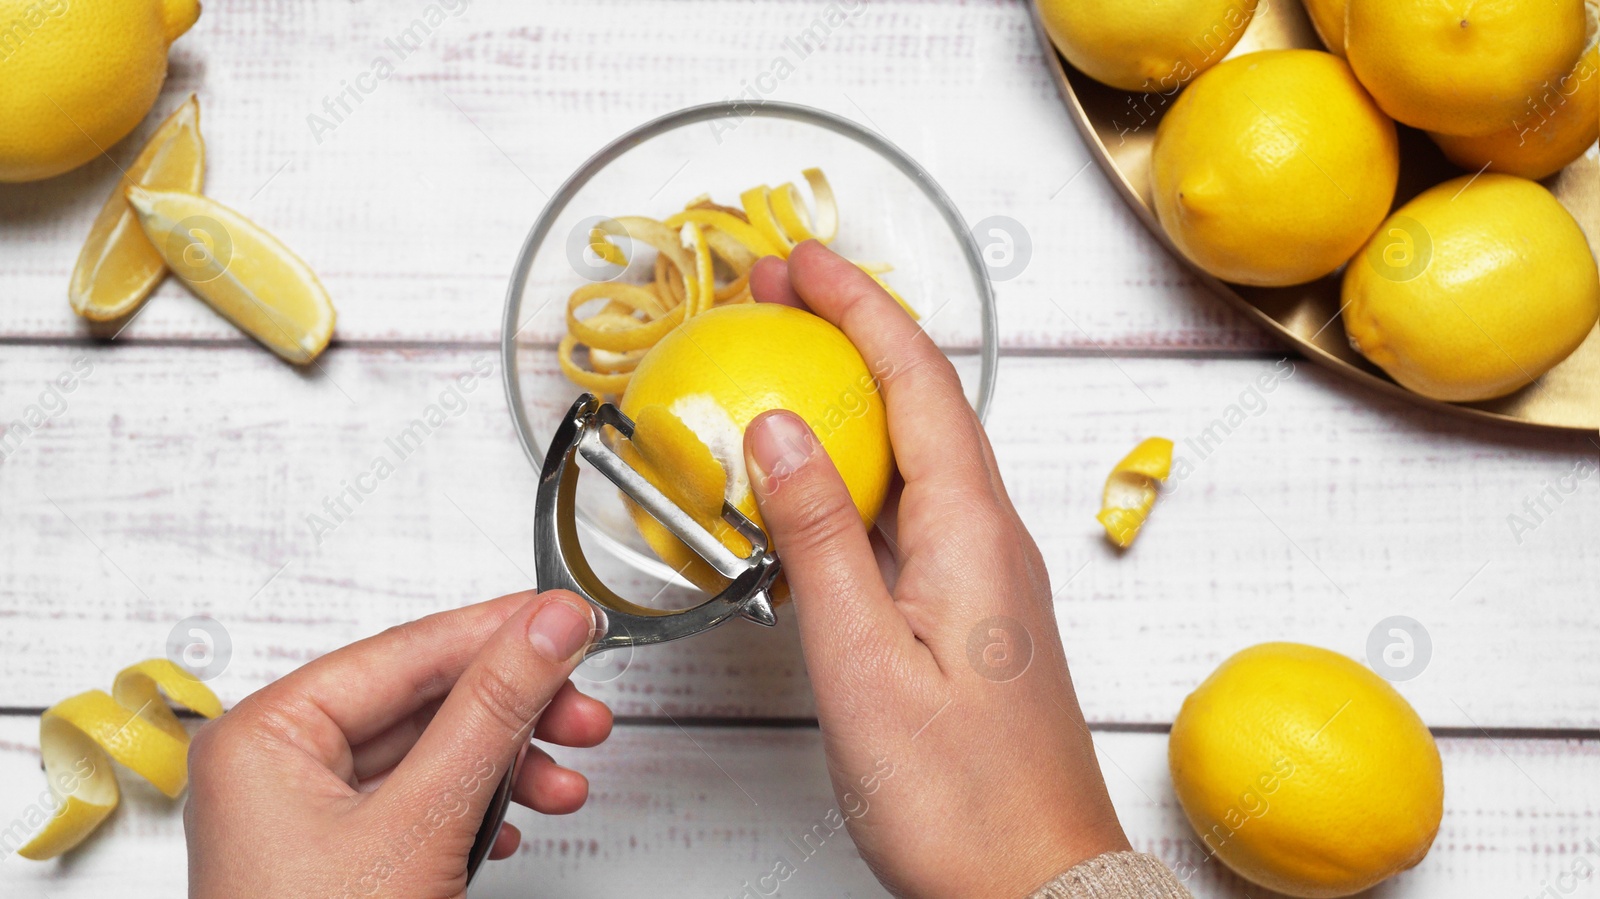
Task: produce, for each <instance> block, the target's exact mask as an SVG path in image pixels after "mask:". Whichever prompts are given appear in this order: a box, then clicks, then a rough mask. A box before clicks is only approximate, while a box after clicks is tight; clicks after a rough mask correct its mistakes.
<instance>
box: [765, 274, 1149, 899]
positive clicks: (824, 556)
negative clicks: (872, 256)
mask: <svg viewBox="0 0 1600 899" xmlns="http://www.w3.org/2000/svg"><path fill="white" fill-rule="evenodd" d="M751 287H752V290H753V291H754V293H755V296H756V298H757V299H758V300H760V301H765V302H780V303H785V304H787V305H803V306H806V307H809V308H810V309H811V310H812V311H813V312H815V313H816V314H818V315H820V316H822V317H823V318H825V319H827V320H829V321H831V322H833V323H834V324H835V325H837V326H839V328H840V329H841V330H843V331H844V332H845V334H846V335H847V336H848V337H849V338H850V339H851V341H852V342H853V343H855V345H856V347H857V348H858V349H859V350H860V351H861V354H862V357H863V358H864V359H865V360H866V361H867V364H868V366H869V367H871V369H872V370H873V373H874V375H875V376H876V377H877V379H878V383H879V387H880V389H881V391H882V393H883V399H884V402H885V405H886V407H887V410H888V421H889V433H890V440H891V442H892V443H893V446H894V453H895V459H896V462H897V464H898V466H899V470H900V475H901V477H902V478H903V479H904V482H905V483H904V488H903V490H902V491H901V493H900V495H899V498H898V505H897V507H896V504H895V503H894V502H893V501H892V500H891V503H890V505H889V506H888V507H886V508H885V509H884V511H883V513H882V514H881V515H880V517H879V528H878V529H877V530H876V531H875V532H874V533H873V534H872V535H871V537H870V538H869V535H868V533H867V530H866V529H865V528H864V527H863V526H862V523H861V518H860V516H859V515H858V514H857V512H856V509H855V507H854V505H853V504H852V503H851V500H850V496H849V494H848V493H847V492H846V490H845V487H844V484H843V482H842V481H841V480H840V478H839V475H838V472H837V471H836V470H835V468H834V466H833V463H832V461H831V460H830V459H829V458H828V455H827V453H823V452H816V449H817V448H818V446H819V444H818V442H817V440H816V437H815V435H814V434H812V432H811V430H810V429H809V428H808V427H807V426H806V424H805V423H804V422H803V421H801V420H800V419H799V418H798V417H797V416H795V415H792V414H790V413H788V412H782V411H776V412H768V413H766V414H764V415H762V416H760V417H759V418H757V419H756V420H755V421H754V422H752V423H751V425H750V427H749V428H748V429H747V430H746V432H745V458H746V464H747V467H748V468H749V470H750V472H751V482H752V485H753V486H754V488H755V492H756V499H757V503H758V504H759V506H760V508H761V515H762V518H763V520H764V521H765V523H766V526H767V528H768V531H769V533H770V534H771V536H772V539H773V544H774V546H775V547H776V548H777V551H778V554H779V556H780V557H781V558H782V560H783V570H784V573H785V576H786V577H787V578H788V582H789V585H790V588H791V590H792V591H793V595H794V604H795V609H796V615H797V617H798V619H799V627H800V641H801V646H802V648H803V649H804V652H805V659H806V669H807V671H808V672H809V674H810V677H811V684H812V689H813V691H814V692H815V694H816V701H817V716H818V718H819V719H820V721H821V726H822V736H823V748H824V750H825V751H826V753H827V757H828V770H829V775H830V776H831V778H832V780H833V789H834V793H835V796H836V797H837V798H838V800H839V803H840V812H841V817H842V818H844V819H845V820H846V821H847V823H848V825H849V830H850V835H851V837H852V838H853V839H854V840H855V843H856V845H857V847H859V849H860V851H861V855H862V857H863V858H864V859H865V860H866V861H867V863H868V865H870V866H871V867H872V870H873V872H874V873H875V874H876V875H877V876H878V878H879V880H881V881H882V882H883V884H884V885H885V886H886V887H887V888H888V889H889V890H890V892H892V893H894V894H896V895H899V896H908V897H912V896H914V897H918V899H938V897H946V896H949V897H959V899H978V897H991V896H992V897H1004V899H1016V897H1021V896H1026V895H1028V894H1029V893H1031V892H1032V891H1033V890H1035V889H1037V888H1038V887H1039V886H1041V885H1042V884H1043V883H1044V882H1045V881H1047V880H1049V879H1051V878H1052V877H1054V876H1056V875H1057V874H1060V873H1061V872H1063V871H1065V870H1066V869H1068V868H1070V867H1072V866H1073V865H1075V864H1077V863H1078V862H1082V861H1085V860H1088V859H1090V858H1093V857H1095V856H1097V855H1100V854H1102V853H1105V852H1112V851H1119V850H1126V849H1128V841H1127V838H1126V837H1125V836H1124V835H1123V833H1122V828H1121V826H1120V825H1119V824H1118V822H1117V818H1116V813H1115V811H1114V810H1113V809H1112V807H1111V801H1110V798H1109V796H1108V795H1107V793H1106V788H1105V781H1104V779H1103V778H1102V777H1101V774H1100V768H1099V765H1098V763H1097V762H1096V759H1095V755H1094V746H1093V744H1092V742H1091V741H1090V737H1089V731H1088V728H1087V727H1086V726H1085V724H1084V720H1083V713H1082V711H1081V710H1080V709H1079V707H1078V702H1077V697H1076V696H1075V694H1074V692H1073V688H1072V680H1071V677H1070V676H1069V674H1068V672H1067V660H1066V655H1065V652H1064V650H1063V649H1062V645H1061V639H1060V634H1059V631H1058V630H1057V628H1056V622H1055V613H1054V609H1053V608H1052V605H1051V591H1050V582H1049V575H1048V573H1047V572H1046V570H1045V565H1044V559H1043V557H1042V556H1041V555H1040V553H1039V550H1038V547H1037V546H1036V545H1035V544H1034V542H1033V539H1032V538H1031V537H1030V536H1029V535H1028V532H1027V529H1026V528H1025V527H1024V526H1023V523H1022V521H1021V519H1020V518H1019V517H1018V515H1017V512H1016V509H1015V508H1013V507H1012V505H1011V501H1010V499H1009V498H1008V497H1007V495H1006V491H1005V485H1004V484H1003V483H1002V482H1001V479H1000V474H999V471H998V467H997V465H996V463H995V458H994V454H993V451H992V450H991V448H990V446H989V442H988V438H987V437H986V436H985V435H984V432H983V428H982V426H981V425H980V424H979V422H978V418H977V415H976V414H974V413H973V411H972V408H971V407H970V406H969V405H968V403H967V401H966V399H965V397H964V396H963V395H962V391H961V383H960V380H959V379H958V377H957V375H956V372H955V369H954V367H953V366H952V365H951V364H950V362H949V360H948V359H946V358H945V356H944V355H943V354H942V353H941V352H940V351H939V349H938V348H937V347H936V346H935V345H934V343H933V341H932V340H931V339H930V338H929V337H928V336H927V334H926V333H924V332H923V331H922V329H921V328H920V327H918V326H917V324H916V323H915V322H914V321H912V319H911V317H910V316H908V315H907V314H906V313H905V312H904V311H903V310H902V309H901V308H900V307H899V305H898V304H897V303H895V301H894V300H893V299H892V298H891V297H889V295H888V294H887V293H885V292H884V291H883V289H882V288H880V287H879V286H878V285H877V284H876V283H874V282H873V281H872V279H871V278H869V277H868V276H867V275H866V274H865V273H863V272H862V271H861V270H860V269H858V268H856V267H855V266H854V265H853V264H851V263H850V262H848V261H846V260H844V259H843V258H841V257H839V256H837V255H835V254H834V253H832V252H831V251H829V250H827V249H826V248H824V247H823V246H822V245H821V244H818V243H815V242H807V243H803V244H801V245H800V246H798V247H796V248H795V250H794V251H793V253H792V254H791V255H790V256H789V259H788V261H787V263H785V262H783V261H781V260H778V259H775V258H769V259H764V260H762V261H761V262H760V263H759V264H758V265H757V267H756V269H755V271H754V272H753V273H752V275H751Z"/></svg>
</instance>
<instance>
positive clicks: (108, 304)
mask: <svg viewBox="0 0 1600 899" xmlns="http://www.w3.org/2000/svg"><path fill="white" fill-rule="evenodd" d="M205 168H206V146H205V141H204V140H202V139H201V137H200V101H199V100H198V99H196V98H195V96H194V94H190V95H189V99H188V100H185V101H184V102H183V105H182V106H179V107H178V108H177V110H176V111H174V112H173V113H172V115H170V116H168V117H167V120H166V121H165V122H162V123H161V127H159V128H157V129H156V132H155V134H153V135H151V136H150V141H149V142H148V143H146V144H145V145H144V149H143V150H141V151H139V156H138V158H137V159H135V160H134V161H133V165H130V166H128V168H127V171H125V172H124V173H123V177H122V178H121V180H119V181H118V182H117V186H116V187H115V188H114V189H113V190H112V191H111V196H109V197H107V198H106V202H105V205H104V206H102V207H101V208H100V214H99V215H98V216H95V220H94V225H93V226H91V227H90V228H89V239H88V240H86V241H84V244H83V249H82V250H80V251H79V252H78V264H77V265H76V266H75V267H74V268H73V269H72V281H71V284H70V286H69V287H68V289H67V296H68V298H69V299H70V300H71V302H72V311H74V312H76V313H78V314H79V315H81V316H83V317H84V318H87V319H89V320H90V321H97V322H99V321H111V320H113V319H118V318H121V317H123V316H124V315H127V314H129V313H131V312H133V311H134V310H135V309H137V308H138V307H139V304H140V303H142V302H144V299H145V297H148V296H149V295H150V291H152V290H154V289H155V286H156V285H157V284H159V283H161V279H162V278H163V277H165V276H166V273H167V266H166V263H165V262H163V261H162V259H161V255H160V254H159V253H157V252H156V248H155V247H153V246H151V245H150V241H149V239H147V238H146V237H145V235H144V231H143V230H141V229H140V228H139V225H138V222H137V221H136V220H135V219H134V215H133V209H131V208H130V207H129V206H128V200H127V197H126V196H125V195H124V193H123V191H124V190H126V189H127V188H128V186H129V185H138V186H140V187H148V188H152V189H157V190H184V191H189V192H191V193H194V192H198V191H199V190H200V185H201V184H202V183H203V182H204V180H205Z"/></svg>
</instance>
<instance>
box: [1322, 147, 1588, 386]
mask: <svg viewBox="0 0 1600 899" xmlns="http://www.w3.org/2000/svg"><path fill="white" fill-rule="evenodd" d="M1342 305H1343V308H1344V327H1345V331H1346V333H1348V334H1349V337H1350V343H1351V345H1352V346H1354V347H1355V348H1356V349H1357V350H1358V351H1359V352H1360V353H1361V354H1362V355H1364V356H1366V357H1367V358H1368V359H1369V360H1371V361H1372V363H1373V364H1374V365H1377V366H1378V367H1379V368H1382V369H1383V370H1384V371H1386V372H1388V373H1389V375H1390V376H1391V377H1393V378H1394V379H1395V380H1396V381H1399V382H1400V383H1401V384H1402V385H1404V386H1405V387H1407V388H1409V389H1411V390H1414V391H1416V392H1417V393H1420V394H1422V395H1423V396H1429V397H1433V398H1434V399H1438V400H1448V401H1452V402H1470V401H1473V400H1485V399H1492V398H1494V397H1497V396H1504V395H1506V394H1508V393H1510V392H1512V391H1514V390H1517V389H1518V388H1520V387H1523V386H1525V385H1527V384H1529V383H1531V382H1532V381H1533V380H1534V379H1535V378H1537V377H1539V376H1540V375H1542V374H1544V373H1545V372H1546V371H1549V370H1550V369H1551V368H1553V367H1554V366H1555V365H1556V364H1557V363H1559V362H1560V361H1561V360H1563V359H1565V358H1567V356H1568V355H1570V354H1571V353H1572V351H1573V350H1575V349H1577V348H1578V345H1579V344H1581V343H1582V342H1583V341H1584V339H1585V338H1586V337H1588V335H1589V332H1590V331H1592V330H1593V329H1594V325H1595V321H1596V319H1597V318H1600V272H1597V271H1596V266H1595V260H1594V256H1593V255H1591V254H1590V252H1589V244H1588V242H1587V241H1586V240H1585V239H1584V234H1583V230H1582V229H1581V228H1580V227H1579V226H1578V223H1577V222H1576V221H1574V220H1573V218H1572V214H1571V213H1569V212H1567V210H1566V208H1565V207H1563V206H1562V205H1561V203H1560V202H1558V201H1557V200H1556V198H1555V197H1554V196H1552V195H1551V194H1550V192H1549V191H1548V190H1545V189H1544V188H1543V187H1541V186H1540V185H1539V184H1537V183H1535V182H1533V181H1529V180H1527V179H1524V178H1517V177H1515V176H1512V175H1497V174H1493V173H1489V174H1484V175H1481V176H1478V177H1476V178H1474V177H1473V176H1464V177H1461V178H1457V179H1455V180H1453V181H1447V182H1445V183H1444V184H1441V185H1439V186H1437V187H1434V188H1432V189H1430V190H1427V191H1424V192H1423V193H1422V194H1420V195H1419V196H1418V197H1417V198H1416V199H1414V200H1412V201H1411V202H1409V203H1407V204H1406V205H1404V206H1402V207H1400V209H1399V210H1398V211H1397V212H1395V214H1394V215H1393V216H1392V217H1390V218H1389V220H1388V221H1386V222H1384V223H1383V226H1382V227H1380V228H1379V229H1378V233H1376V234H1374V235H1373V237H1372V240H1371V241H1370V242H1369V243H1368V244H1367V247H1366V248H1365V249H1364V250H1363V251H1362V253H1361V256H1360V257H1359V258H1358V259H1356V260H1355V261H1353V262H1352V263H1351V264H1350V266H1349V268H1348V269H1346V270H1345V276H1344V291H1343V296H1342Z"/></svg>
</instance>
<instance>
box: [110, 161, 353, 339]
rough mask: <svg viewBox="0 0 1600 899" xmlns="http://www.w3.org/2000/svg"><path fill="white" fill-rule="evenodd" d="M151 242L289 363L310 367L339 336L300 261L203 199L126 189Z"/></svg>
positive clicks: (203, 294) (200, 291) (317, 285)
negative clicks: (331, 341)
mask: <svg viewBox="0 0 1600 899" xmlns="http://www.w3.org/2000/svg"><path fill="white" fill-rule="evenodd" d="M127 197H128V203H129V205H131V206H132V207H133V211H134V213H135V215H136V216H137V217H138V219H139V225H140V227H142V228H143V229H144V233H145V236H146V237H148V238H149V239H150V243H151V244H152V245H153V246H154V247H155V249H156V252H158V253H159V254H161V258H162V259H163V260H165V261H166V264H167V267H168V268H169V269H171V270H172V273H173V274H175V275H177V276H178V277H179V278H182V279H183V281H184V283H185V284H187V285H188V286H189V289H190V290H192V291H194V292H195V294H196V295H198V296H199V297H200V298H201V299H202V300H205V301H206V302H207V303H208V304H210V305H211V307H212V308H213V309H215V310H217V311H218V312H220V313H222V315H223V316H224V317H225V318H227V319H228V320H229V321H231V322H233V323H234V324H235V325H237V326H238V328H239V330H241V331H243V332H245V333H246V334H249V335H250V336H251V337H254V338H255V339H256V340H258V341H260V342H261V343H262V344H264V345H265V346H266V347H267V349H270V350H272V351H273V352H274V353H277V354H278V355H279V356H282V357H283V358H284V359H287V360H288V361H290V362H293V363H295V364H297V365H304V364H305V363H308V362H310V361H312V360H313V359H315V358H317V355H318V354H319V353H321V352H322V351H323V349H324V348H326V347H327V345H328V339H329V338H330V337H332V336H333V324H334V319H335V314H334V311H333V302H332V301H331V300H329V299H328V292H327V291H326V290H324V289H323V287H322V283H321V282H319V281H318V280H317V276H316V274H315V273H314V272H312V271H311V268H310V267H309V266H307V265H306V264H305V263H304V262H303V261H301V259H300V257H298V256H296V255H295V254H294V253H293V252H291V251H290V250H289V248H288V247H286V246H284V245H283V244H282V243H281V242H280V241H279V240H278V239H277V238H275V237H273V236H272V235H271V234H268V233H267V232H266V231H263V230H262V229H261V228H260V227H259V226H257V225H256V224H255V223H254V222H252V221H250V220H249V219H247V218H245V217H244V216H242V215H240V214H239V213H237V212H234V211H233V210H232V209H229V208H227V207H226V206H223V205H221V204H220V203H217V202H215V201H213V200H210V199H207V198H206V197H202V196H200V195H199V194H194V193H188V192H185V191H176V190H147V189H145V188H142V187H139V186H137V185H134V186H130V187H128V188H127Z"/></svg>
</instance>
